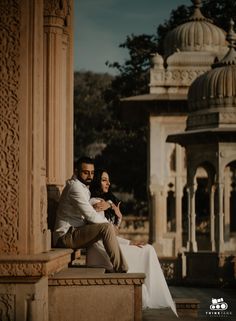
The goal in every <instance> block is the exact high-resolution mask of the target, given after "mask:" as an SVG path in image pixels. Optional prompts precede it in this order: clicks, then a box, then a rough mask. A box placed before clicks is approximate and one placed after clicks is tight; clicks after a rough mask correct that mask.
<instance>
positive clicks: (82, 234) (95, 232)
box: [58, 223, 128, 272]
mask: <svg viewBox="0 0 236 321" xmlns="http://www.w3.org/2000/svg"><path fill="white" fill-rule="evenodd" d="M98 240H102V241H103V245H104V247H105V249H106V252H107V254H108V256H109V258H110V260H111V263H112V265H113V268H114V271H115V272H127V271H128V265H127V263H126V260H125V258H124V256H123V254H122V252H121V249H120V246H119V244H118V242H117V238H116V233H115V229H114V227H113V225H112V224H110V223H99V224H87V225H84V226H81V227H71V228H70V229H69V230H68V232H67V233H66V234H65V235H63V236H62V237H60V239H59V242H60V243H62V245H64V246H65V247H67V248H72V249H79V248H85V247H88V246H90V245H91V244H93V243H95V242H97V241H98ZM58 245H59V244H58Z"/></svg>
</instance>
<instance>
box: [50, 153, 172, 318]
mask: <svg viewBox="0 0 236 321" xmlns="http://www.w3.org/2000/svg"><path fill="white" fill-rule="evenodd" d="M121 220H122V214H121V212H120V208H119V201H118V200H117V199H116V197H115V196H114V195H113V194H112V193H111V191H110V178H109V173H108V172H107V171H106V170H98V171H96V172H94V161H93V160H92V159H90V158H88V157H83V158H80V159H79V160H78V161H77V162H76V164H75V171H74V175H73V176H72V178H71V179H70V180H68V181H67V182H66V186H65V188H64V190H63V192H62V195H61V197H60V201H59V207H58V211H57V218H56V223H55V232H54V245H55V246H56V247H66V248H73V249H78V248H86V249H87V256H86V263H87V265H88V266H91V267H98V266H99V267H104V268H105V269H106V270H107V271H110V272H111V271H112V272H119V273H126V272H134V273H136V272H141V273H145V274H146V278H145V282H144V284H143V286H142V294H143V296H142V298H143V299H142V301H143V308H146V307H149V308H165V307H170V308H171V309H172V310H173V312H174V313H175V314H176V309H175V305H174V302H173V300H172V297H171V294H170V292H169V289H168V286H167V284H166V280H165V278H164V275H163V272H162V270H161V266H160V263H159V260H158V257H157V255H156V252H155V250H154V248H153V247H152V246H151V245H150V244H146V245H143V244H139V243H135V242H132V241H130V240H127V239H124V238H121V237H119V236H118V235H117V234H118V229H119V225H120V222H121Z"/></svg>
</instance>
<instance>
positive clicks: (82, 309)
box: [48, 267, 145, 321]
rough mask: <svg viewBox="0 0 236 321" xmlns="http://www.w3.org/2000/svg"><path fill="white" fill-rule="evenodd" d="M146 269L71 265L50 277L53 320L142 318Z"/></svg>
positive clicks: (85, 320)
mask: <svg viewBox="0 0 236 321" xmlns="http://www.w3.org/2000/svg"><path fill="white" fill-rule="evenodd" d="M144 278H145V274H143V273H104V269H102V268H82V267H81V268H73V267H72V268H68V269H65V270H62V271H60V272H58V273H56V274H55V275H54V276H52V277H50V278H49V292H48V295H49V305H48V306H49V321H65V320H70V321H78V320H79V321H97V320H102V321H111V316H112V321H121V320H122V321H141V320H142V284H143V282H144Z"/></svg>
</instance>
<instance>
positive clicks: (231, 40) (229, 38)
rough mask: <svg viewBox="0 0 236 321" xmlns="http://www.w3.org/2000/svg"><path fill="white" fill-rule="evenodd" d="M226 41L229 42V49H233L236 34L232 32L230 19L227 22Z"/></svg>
mask: <svg viewBox="0 0 236 321" xmlns="http://www.w3.org/2000/svg"><path fill="white" fill-rule="evenodd" d="M226 40H227V41H228V42H229V47H230V48H231V47H234V45H235V41H236V33H235V32H234V21H233V19H232V18H231V19H230V22H229V31H228V33H227V35H226Z"/></svg>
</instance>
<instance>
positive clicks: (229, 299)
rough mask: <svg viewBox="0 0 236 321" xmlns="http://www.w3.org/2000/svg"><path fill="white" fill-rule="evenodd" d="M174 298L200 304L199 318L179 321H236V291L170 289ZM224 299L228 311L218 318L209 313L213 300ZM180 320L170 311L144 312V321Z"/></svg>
mask: <svg viewBox="0 0 236 321" xmlns="http://www.w3.org/2000/svg"><path fill="white" fill-rule="evenodd" d="M170 291H171V293H172V296H173V298H195V299H197V300H198V301H199V302H200V304H199V309H198V316H197V317H193V316H190V315H188V314H187V312H186V314H183V315H180V316H179V319H181V320H186V321H208V320H211V321H215V320H217V321H222V320H224V321H231V320H236V290H235V289H225V288H223V289H219V288H191V287H170ZM213 298H214V299H219V298H223V300H224V302H226V303H227V304H228V308H227V310H225V311H224V312H220V314H219V315H217V316H214V315H213V316H212V315H210V314H209V313H210V312H211V313H212V311H211V310H210V305H211V303H212V302H211V300H212V299H213ZM177 320H178V318H177V317H176V316H175V315H174V314H173V312H172V311H171V310H170V309H158V310H154V309H147V310H145V311H143V321H177Z"/></svg>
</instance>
